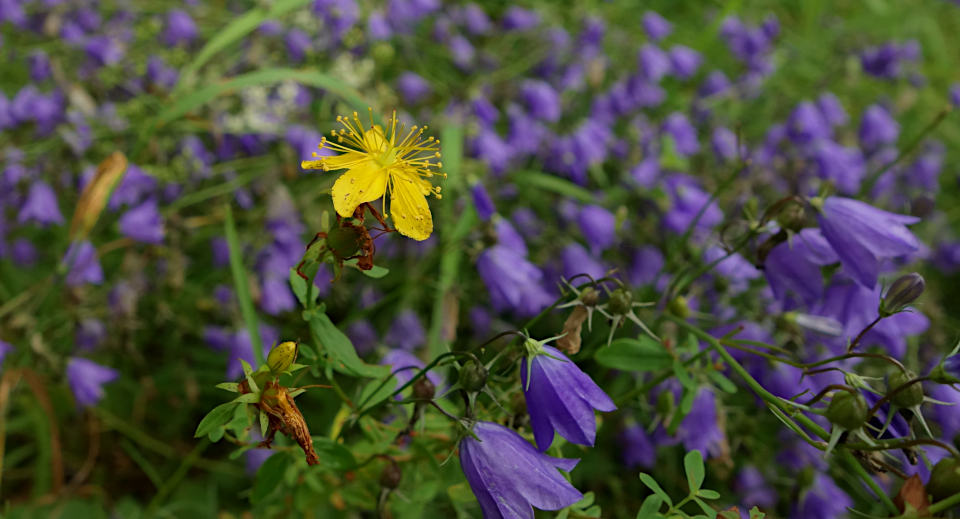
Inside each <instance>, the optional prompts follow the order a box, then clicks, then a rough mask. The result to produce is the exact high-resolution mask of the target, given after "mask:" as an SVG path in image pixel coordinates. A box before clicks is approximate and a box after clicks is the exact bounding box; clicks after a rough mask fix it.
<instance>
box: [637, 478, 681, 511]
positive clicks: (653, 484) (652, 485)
mask: <svg viewBox="0 0 960 519" xmlns="http://www.w3.org/2000/svg"><path fill="white" fill-rule="evenodd" d="M640 481H641V482H643V484H644V485H646V486H647V488H649V489H650V490H652V491H653V493H654V494H656V495H658V496H660V499H662V500H663V502H664V503H666V504H667V505H668V506H673V500H672V499H670V496H669V495H668V494H667V493H666V492H664V491H663V489H662V488H660V484H659V483H657V480H655V479H653V478H652V477H651V476H649V475H648V474H645V473H643V472H641V473H640Z"/></svg>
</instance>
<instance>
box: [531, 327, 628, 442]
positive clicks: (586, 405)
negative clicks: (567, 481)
mask: <svg viewBox="0 0 960 519" xmlns="http://www.w3.org/2000/svg"><path fill="white" fill-rule="evenodd" d="M527 343H528V344H530V343H533V344H538V343H537V341H533V340H532V339H527ZM538 348H540V351H539V352H533V353H532V354H530V355H532V358H531V357H525V358H524V359H523V361H522V362H521V364H520V380H521V383H522V384H523V388H524V390H523V394H524V397H526V401H527V411H528V412H529V413H530V424H531V426H532V428H533V436H534V438H535V439H536V441H537V446H538V447H539V448H540V451H541V452H544V451H546V450H547V449H548V448H549V447H550V444H552V443H553V435H554V431H556V432H557V433H558V434H560V436H563V437H564V438H566V439H567V440H568V441H570V442H571V443H577V444H580V445H593V443H594V441H595V440H596V436H597V422H596V418H595V417H594V414H593V411H594V409H596V410H598V411H606V412H609V411H613V410H615V409H616V408H617V406H616V405H614V403H613V400H611V399H610V397H609V396H607V394H606V393H604V392H603V390H602V389H600V387H599V386H597V384H596V383H595V382H594V381H593V380H592V379H591V378H590V377H589V376H588V375H587V374H586V373H584V372H583V371H581V370H580V368H579V367H577V365H576V364H575V363H574V362H573V361H571V360H570V359H569V358H567V356H566V355H564V354H563V353H561V352H560V350H558V349H556V348H553V347H551V346H545V345H542V344H538ZM528 363H529V369H528V366H527V364H528ZM528 377H529V378H528Z"/></svg>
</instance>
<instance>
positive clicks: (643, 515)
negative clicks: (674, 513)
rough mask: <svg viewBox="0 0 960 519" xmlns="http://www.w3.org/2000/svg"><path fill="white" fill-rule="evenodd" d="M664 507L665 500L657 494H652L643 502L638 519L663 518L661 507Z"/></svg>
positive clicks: (638, 511)
mask: <svg viewBox="0 0 960 519" xmlns="http://www.w3.org/2000/svg"><path fill="white" fill-rule="evenodd" d="M662 505H663V498H662V497H660V496H659V495H657V494H651V495H649V496H647V498H646V499H644V500H643V504H642V505H640V510H637V519H655V518H657V517H662V516H661V515H660V507H661V506H662Z"/></svg>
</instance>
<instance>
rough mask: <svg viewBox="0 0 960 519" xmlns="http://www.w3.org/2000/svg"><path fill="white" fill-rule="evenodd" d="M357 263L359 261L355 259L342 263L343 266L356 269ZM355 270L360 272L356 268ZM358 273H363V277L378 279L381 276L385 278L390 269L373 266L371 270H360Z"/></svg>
mask: <svg viewBox="0 0 960 519" xmlns="http://www.w3.org/2000/svg"><path fill="white" fill-rule="evenodd" d="M357 261H359V260H358V259H357V258H353V259H348V260H346V261H344V262H343V266H345V267H353V268H357ZM357 270H360V269H359V268H357ZM360 272H361V273H363V275H364V276H367V277H368V278H373V279H380V278H382V277H383V276H386V275H387V274H389V273H390V269H388V268H386V267H381V266H379V265H374V266H373V268H372V269H370V270H360Z"/></svg>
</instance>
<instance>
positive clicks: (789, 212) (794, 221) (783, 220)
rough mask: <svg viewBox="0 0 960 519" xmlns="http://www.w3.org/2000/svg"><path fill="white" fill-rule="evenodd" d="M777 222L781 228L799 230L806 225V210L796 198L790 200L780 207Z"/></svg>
mask: <svg viewBox="0 0 960 519" xmlns="http://www.w3.org/2000/svg"><path fill="white" fill-rule="evenodd" d="M777 223H778V224H780V227H781V228H783V229H788V230H791V231H793V232H800V230H801V229H803V228H804V226H806V225H807V211H806V208H804V207H803V204H801V203H800V202H798V201H796V200H790V201H789V202H787V203H786V204H784V206H783V207H782V208H781V209H780V212H779V213H778V214H777Z"/></svg>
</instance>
